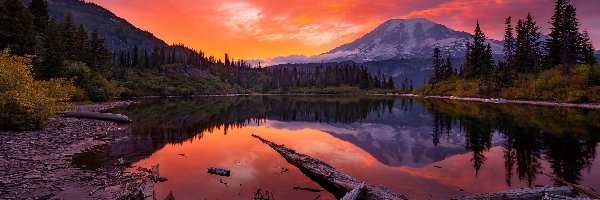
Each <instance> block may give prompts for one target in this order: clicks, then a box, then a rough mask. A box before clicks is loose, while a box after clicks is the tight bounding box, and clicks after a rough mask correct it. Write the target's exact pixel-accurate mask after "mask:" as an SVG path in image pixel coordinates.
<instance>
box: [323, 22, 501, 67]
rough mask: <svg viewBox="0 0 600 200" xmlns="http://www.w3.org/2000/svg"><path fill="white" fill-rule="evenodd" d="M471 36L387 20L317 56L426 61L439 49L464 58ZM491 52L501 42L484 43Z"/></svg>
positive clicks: (436, 26)
mask: <svg viewBox="0 0 600 200" xmlns="http://www.w3.org/2000/svg"><path fill="white" fill-rule="evenodd" d="M469 41H471V35H470V34H469V33H466V32H461V31H455V30H452V29H450V28H448V27H446V26H444V25H441V24H437V23H435V22H432V21H430V20H428V19H423V18H415V19H391V20H388V21H386V22H385V23H383V24H381V25H379V26H378V27H377V28H375V30H373V31H371V32H370V33H367V34H366V35H364V36H363V37H361V38H359V39H357V40H355V41H354V42H351V43H348V44H344V45H342V46H340V47H337V48H335V49H333V50H331V51H329V52H327V53H325V54H321V55H319V56H320V57H324V58H329V59H330V60H329V61H344V60H353V61H357V62H365V61H373V60H375V61H378V60H387V59H392V58H430V57H431V56H432V54H433V49H434V48H435V47H439V48H440V49H442V52H443V53H444V54H447V55H448V54H449V55H450V56H452V57H457V58H458V57H464V55H465V50H466V44H467V42H469ZM488 42H489V43H490V44H491V46H492V50H493V51H494V53H497V54H500V53H501V52H502V42H501V41H498V40H488Z"/></svg>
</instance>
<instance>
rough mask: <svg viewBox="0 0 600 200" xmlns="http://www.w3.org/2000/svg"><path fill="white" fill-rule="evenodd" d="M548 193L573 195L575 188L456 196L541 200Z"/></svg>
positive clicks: (464, 199)
mask: <svg viewBox="0 0 600 200" xmlns="http://www.w3.org/2000/svg"><path fill="white" fill-rule="evenodd" d="M547 194H552V195H558V196H573V188H571V187H567V186H565V187H548V186H546V187H536V188H523V189H516V190H509V191H503V192H494V193H487V194H481V195H476V196H465V197H454V198H452V199H456V200H484V199H486V200H487V199H490V200H494V199H498V200H500V199H519V200H529V199H531V200H539V199H543V198H544V197H545V196H547Z"/></svg>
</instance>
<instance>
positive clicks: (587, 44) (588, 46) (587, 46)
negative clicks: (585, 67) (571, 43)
mask: <svg viewBox="0 0 600 200" xmlns="http://www.w3.org/2000/svg"><path fill="white" fill-rule="evenodd" d="M579 43H580V44H581V45H583V46H582V47H581V48H580V49H581V53H580V55H581V57H580V58H579V59H580V60H581V63H583V64H597V63H598V61H597V60H596V57H594V51H595V49H594V45H593V44H592V41H591V40H590V35H589V33H588V32H587V30H584V31H583V34H582V35H581V41H580V42H579Z"/></svg>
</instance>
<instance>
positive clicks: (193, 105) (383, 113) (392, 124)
mask: <svg viewBox="0 0 600 200" xmlns="http://www.w3.org/2000/svg"><path fill="white" fill-rule="evenodd" d="M113 112H117V113H122V114H126V115H128V116H129V117H130V118H132V119H133V121H134V123H133V124H131V125H130V126H129V127H128V128H126V129H125V130H123V131H126V132H127V134H128V135H130V137H131V138H133V140H127V141H126V142H121V143H116V144H113V145H111V146H110V147H106V148H105V150H104V152H105V153H106V151H108V153H106V154H109V156H105V157H115V158H116V157H126V158H128V159H130V160H131V159H133V160H138V161H137V162H136V163H134V164H133V165H134V166H143V167H150V166H152V165H156V164H160V174H161V176H165V177H167V178H168V181H166V182H163V183H157V184H156V185H155V190H156V192H157V195H158V196H159V199H164V197H166V196H167V195H168V194H169V192H173V194H174V196H175V198H176V199H178V200H179V199H252V198H253V196H254V195H255V194H256V193H257V190H258V189H260V193H261V194H262V195H265V194H266V193H267V192H268V193H270V194H271V195H272V196H273V197H274V198H275V199H334V196H333V195H332V194H330V193H328V192H327V191H322V192H309V191H304V190H295V189H293V188H294V187H302V188H315V189H322V188H321V187H320V186H319V184H317V183H315V182H313V181H312V180H311V179H310V178H308V177H306V176H305V175H304V174H302V172H300V171H299V170H298V169H297V168H295V167H294V166H293V165H290V164H288V163H287V162H286V161H285V159H283V157H281V156H280V155H279V154H277V153H276V152H275V151H274V150H272V149H271V148H269V147H268V146H267V145H266V144H263V143H261V142H260V141H259V140H257V139H255V138H253V137H251V134H256V135H259V136H261V137H263V138H265V139H268V140H271V141H273V142H275V143H278V144H284V145H285V146H287V147H290V148H292V149H295V150H296V151H298V152H299V153H302V154H307V155H310V156H312V157H315V158H317V159H320V160H322V161H324V162H326V163H329V164H330V165H332V166H333V167H335V168H336V169H337V170H338V171H341V172H343V173H346V174H348V175H350V176H353V177H355V178H357V179H359V180H363V181H365V182H367V183H369V184H374V185H384V186H386V187H388V188H389V189H391V190H392V191H395V192H397V193H401V194H405V195H407V196H410V197H412V198H414V199H428V198H432V199H448V198H450V197H453V196H463V195H472V194H479V193H485V192H494V191H501V190H507V189H511V188H522V187H527V186H535V185H556V184H558V183H557V182H556V181H554V180H552V179H550V178H549V177H547V176H546V175H542V174H540V173H539V172H540V171H543V172H546V173H548V174H552V175H554V176H557V177H559V178H562V179H564V180H566V181H569V182H572V183H578V184H581V185H586V186H592V187H595V188H597V189H600V159H598V155H597V151H596V150H597V148H598V147H599V144H600V143H599V141H600V112H599V111H596V110H581V109H564V108H552V107H538V106H521V105H497V104H484V103H473V102H460V101H453V100H430V99H420V98H400V97H396V98H392V97H334V96H331V97H329V96H315V97H306V96H249V97H206V98H193V99H154V100H144V101H142V103H141V104H136V105H131V106H129V107H126V108H121V109H117V110H114V111H113ZM84 157H86V156H84ZM87 157H89V156H87ZM84 160H86V159H84ZM87 160H88V162H89V160H95V161H93V162H96V164H98V162H101V161H98V160H97V159H87ZM81 162H85V161H81ZM86 166H88V167H89V166H94V163H87V165H86ZM208 167H219V168H225V169H229V170H231V176H230V177H221V176H216V175H211V174H208V173H207V168H208Z"/></svg>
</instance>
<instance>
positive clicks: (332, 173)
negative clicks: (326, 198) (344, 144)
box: [252, 134, 409, 199]
mask: <svg viewBox="0 0 600 200" xmlns="http://www.w3.org/2000/svg"><path fill="white" fill-rule="evenodd" d="M252 137H255V138H257V139H259V140H260V141H262V142H263V143H265V144H267V145H269V146H270V147H271V148H272V149H274V150H275V151H277V153H279V154H280V155H281V156H283V158H285V159H286V160H287V161H288V162H289V163H290V164H293V165H294V166H296V167H297V168H298V169H300V171H301V172H302V173H304V174H305V175H306V176H308V177H309V178H310V179H312V180H313V181H315V182H316V183H318V184H319V185H321V186H322V187H323V188H325V189H326V190H327V191H329V192H331V193H332V194H333V195H334V196H335V197H336V198H342V197H344V196H345V195H346V194H347V193H348V192H350V191H352V190H354V189H355V188H357V187H359V186H360V185H362V184H364V183H363V182H362V181H359V180H357V179H355V178H353V177H351V176H348V175H346V174H343V173H341V172H338V171H337V170H335V168H333V167H332V166H330V165H329V164H327V163H325V162H323V161H320V160H317V159H314V158H312V157H310V156H307V155H304V154H300V153H297V152H296V151H294V150H293V149H290V148H287V147H284V146H283V145H278V144H275V143H273V142H271V141H268V140H265V139H263V138H261V137H260V136H257V135H254V134H253V135H252ZM358 199H409V198H408V197H406V196H404V195H401V194H396V193H394V192H392V191H390V190H388V189H387V188H385V187H380V186H373V185H368V184H364V189H362V192H360V193H359V195H358Z"/></svg>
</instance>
